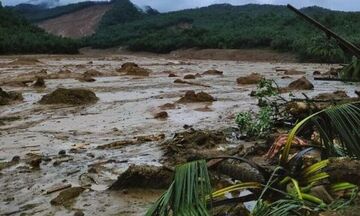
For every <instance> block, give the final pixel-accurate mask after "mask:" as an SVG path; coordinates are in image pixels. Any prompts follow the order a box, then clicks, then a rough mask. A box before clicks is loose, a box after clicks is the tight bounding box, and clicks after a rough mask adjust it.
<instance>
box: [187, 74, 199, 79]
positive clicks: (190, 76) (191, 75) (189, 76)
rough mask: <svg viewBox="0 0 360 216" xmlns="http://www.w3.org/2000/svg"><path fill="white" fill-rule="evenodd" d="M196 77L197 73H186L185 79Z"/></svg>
mask: <svg viewBox="0 0 360 216" xmlns="http://www.w3.org/2000/svg"><path fill="white" fill-rule="evenodd" d="M195 78H196V77H195V75H193V74H186V75H185V76H184V79H195Z"/></svg>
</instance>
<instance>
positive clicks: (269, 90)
mask: <svg viewBox="0 0 360 216" xmlns="http://www.w3.org/2000/svg"><path fill="white" fill-rule="evenodd" d="M278 94H279V91H278V86H277V84H276V83H275V81H274V80H272V79H265V78H263V79H261V81H260V82H259V83H258V85H257V87H256V90H255V96H256V97H257V98H264V97H272V96H276V95H278Z"/></svg>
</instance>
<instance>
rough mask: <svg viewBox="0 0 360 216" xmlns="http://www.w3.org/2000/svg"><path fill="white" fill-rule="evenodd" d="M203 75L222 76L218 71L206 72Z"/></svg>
mask: <svg viewBox="0 0 360 216" xmlns="http://www.w3.org/2000/svg"><path fill="white" fill-rule="evenodd" d="M202 74H203V75H219V76H221V75H223V72H222V71H218V70H207V71H205V72H204V73H202Z"/></svg>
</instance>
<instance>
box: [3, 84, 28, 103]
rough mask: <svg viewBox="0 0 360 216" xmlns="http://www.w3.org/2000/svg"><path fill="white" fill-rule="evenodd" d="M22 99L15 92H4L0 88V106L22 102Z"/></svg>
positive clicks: (19, 94)
mask: <svg viewBox="0 0 360 216" xmlns="http://www.w3.org/2000/svg"><path fill="white" fill-rule="evenodd" d="M22 100H23V97H22V95H21V93H17V92H6V91H4V90H3V89H2V88H0V106H1V105H9V104H11V103H13V102H15V101H22Z"/></svg>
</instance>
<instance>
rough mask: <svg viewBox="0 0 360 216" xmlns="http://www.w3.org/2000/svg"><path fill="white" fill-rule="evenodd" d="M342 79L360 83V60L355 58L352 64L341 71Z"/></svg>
mask: <svg viewBox="0 0 360 216" xmlns="http://www.w3.org/2000/svg"><path fill="white" fill-rule="evenodd" d="M340 77H341V78H343V79H348V80H357V81H360V60H359V59H358V58H356V57H353V59H352V62H351V63H350V64H349V65H347V66H345V67H344V68H343V69H342V70H341V71H340Z"/></svg>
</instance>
